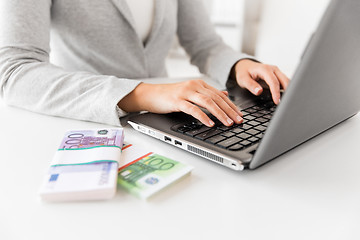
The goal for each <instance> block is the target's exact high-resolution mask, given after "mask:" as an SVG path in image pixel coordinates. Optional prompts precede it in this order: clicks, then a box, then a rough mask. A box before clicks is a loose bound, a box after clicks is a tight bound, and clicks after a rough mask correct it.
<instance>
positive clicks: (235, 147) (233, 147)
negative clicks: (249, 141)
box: [229, 143, 245, 151]
mask: <svg viewBox="0 0 360 240" xmlns="http://www.w3.org/2000/svg"><path fill="white" fill-rule="evenodd" d="M244 147H245V146H244V145H242V144H239V143H237V144H235V145H233V146H231V147H229V150H231V151H239V150H241V149H243V148H244Z"/></svg>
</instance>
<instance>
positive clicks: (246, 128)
mask: <svg viewBox="0 0 360 240" xmlns="http://www.w3.org/2000/svg"><path fill="white" fill-rule="evenodd" d="M242 127H243V129H244V130H248V129H249V128H252V127H253V126H251V125H249V124H244V125H243V126H242Z"/></svg>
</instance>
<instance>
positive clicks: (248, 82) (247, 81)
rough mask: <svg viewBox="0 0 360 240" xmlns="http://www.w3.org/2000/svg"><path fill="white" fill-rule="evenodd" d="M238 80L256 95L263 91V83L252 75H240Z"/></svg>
mask: <svg viewBox="0 0 360 240" xmlns="http://www.w3.org/2000/svg"><path fill="white" fill-rule="evenodd" d="M238 82H239V85H240V86H241V87H243V88H246V89H248V90H249V91H250V92H251V93H252V94H254V95H255V96H259V95H260V94H261V93H262V92H263V88H262V87H261V85H260V84H259V83H258V82H257V81H256V80H255V79H253V78H252V77H251V76H250V75H244V76H242V77H239V81H238Z"/></svg>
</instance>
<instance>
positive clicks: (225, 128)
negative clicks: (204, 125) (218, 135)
mask: <svg viewBox="0 0 360 240" xmlns="http://www.w3.org/2000/svg"><path fill="white" fill-rule="evenodd" d="M232 128H234V125H232V126H230V127H228V126H225V125H222V126H218V127H217V129H220V130H222V131H229V130H230V129H232Z"/></svg>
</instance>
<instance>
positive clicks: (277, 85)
mask: <svg viewBox="0 0 360 240" xmlns="http://www.w3.org/2000/svg"><path fill="white" fill-rule="evenodd" d="M235 76H236V81H237V83H238V84H239V85H240V87H243V88H247V89H248V90H249V91H250V92H252V93H253V94H254V95H256V96H258V95H260V94H261V93H262V91H263V88H262V87H261V86H260V84H259V83H258V81H259V80H260V79H262V80H264V81H265V82H266V83H267V85H269V88H270V91H271V95H272V98H273V101H274V103H275V104H279V103H280V89H281V88H282V89H284V90H286V88H287V86H288V85H289V78H288V77H286V76H285V74H284V73H282V72H281V71H280V70H279V68H278V67H276V66H271V65H265V64H262V63H258V62H255V61H252V60H248V59H244V60H240V61H239V62H238V63H237V64H236V65H235Z"/></svg>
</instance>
